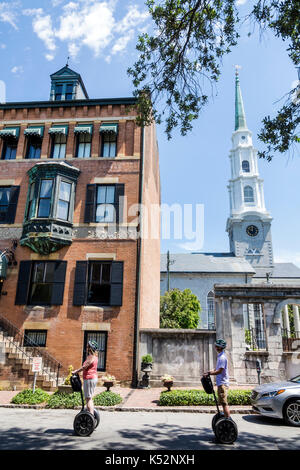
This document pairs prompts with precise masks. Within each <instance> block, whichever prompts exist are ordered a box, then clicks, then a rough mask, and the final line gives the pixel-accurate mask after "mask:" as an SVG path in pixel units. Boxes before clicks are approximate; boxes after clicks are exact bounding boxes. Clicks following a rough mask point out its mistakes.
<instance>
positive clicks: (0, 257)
mask: <svg viewBox="0 0 300 470" xmlns="http://www.w3.org/2000/svg"><path fill="white" fill-rule="evenodd" d="M6 271H7V259H6V256H5V254H4V253H1V252H0V279H6Z"/></svg>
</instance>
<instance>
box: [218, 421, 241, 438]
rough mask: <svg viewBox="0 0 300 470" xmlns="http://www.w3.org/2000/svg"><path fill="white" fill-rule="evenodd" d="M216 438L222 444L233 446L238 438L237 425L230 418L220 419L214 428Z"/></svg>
mask: <svg viewBox="0 0 300 470" xmlns="http://www.w3.org/2000/svg"><path fill="white" fill-rule="evenodd" d="M214 432H215V436H216V439H217V441H218V442H220V443H221V444H233V443H234V442H235V441H236V440H237V437H238V429H237V425H236V423H235V422H234V421H232V419H230V418H221V419H219V420H218V421H217V422H216V424H215V428H214Z"/></svg>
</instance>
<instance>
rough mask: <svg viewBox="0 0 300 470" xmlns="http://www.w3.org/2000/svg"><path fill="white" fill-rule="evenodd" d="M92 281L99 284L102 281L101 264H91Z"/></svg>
mask: <svg viewBox="0 0 300 470" xmlns="http://www.w3.org/2000/svg"><path fill="white" fill-rule="evenodd" d="M91 280H92V281H93V282H99V283H100V280H101V263H91Z"/></svg>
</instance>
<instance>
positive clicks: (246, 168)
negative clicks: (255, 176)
mask: <svg viewBox="0 0 300 470" xmlns="http://www.w3.org/2000/svg"><path fill="white" fill-rule="evenodd" d="M242 169H243V171H244V172H245V173H249V172H250V165H249V162H248V160H244V161H243V162H242Z"/></svg>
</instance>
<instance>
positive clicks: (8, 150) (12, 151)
mask: <svg viewBox="0 0 300 470" xmlns="http://www.w3.org/2000/svg"><path fill="white" fill-rule="evenodd" d="M3 152H4V155H3V158H4V160H15V158H16V155H17V142H5V143H4V149H3Z"/></svg>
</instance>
